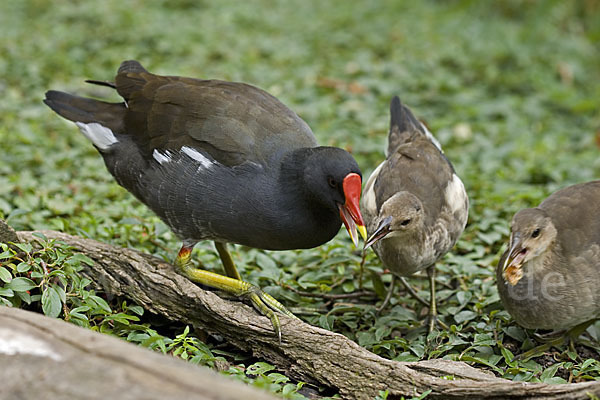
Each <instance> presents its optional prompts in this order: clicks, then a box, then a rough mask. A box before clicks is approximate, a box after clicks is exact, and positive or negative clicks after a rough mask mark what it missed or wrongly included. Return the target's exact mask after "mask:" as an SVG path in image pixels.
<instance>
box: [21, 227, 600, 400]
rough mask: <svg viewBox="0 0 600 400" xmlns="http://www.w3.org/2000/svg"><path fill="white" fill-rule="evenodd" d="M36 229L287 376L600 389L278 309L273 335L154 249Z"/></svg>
mask: <svg viewBox="0 0 600 400" xmlns="http://www.w3.org/2000/svg"><path fill="white" fill-rule="evenodd" d="M42 233H43V234H44V235H46V237H48V238H51V239H58V240H62V241H64V242H66V243H67V244H69V245H71V246H73V247H74V248H75V249H76V250H77V251H81V252H82V253H84V254H86V255H87V256H88V257H90V258H92V259H93V260H94V261H95V265H94V267H92V268H89V269H87V270H86V273H87V274H88V275H89V277H90V278H91V279H93V280H94V281H95V282H96V283H97V284H99V285H101V286H102V287H103V288H104V289H105V290H106V291H107V292H108V293H110V294H113V295H119V296H126V297H128V298H130V299H132V300H133V301H135V302H136V303H138V304H139V305H141V306H143V307H144V308H146V309H147V310H149V311H150V312H153V313H156V314H160V315H162V316H165V317H167V318H169V319H171V320H174V321H181V322H183V323H186V324H191V325H193V326H197V327H199V328H201V329H203V330H205V331H207V332H211V333H215V334H219V335H220V336H222V337H224V338H225V339H226V340H227V341H229V342H230V343H232V344H233V345H235V346H236V347H238V348H240V349H242V350H244V351H249V352H252V353H253V354H254V355H255V356H257V357H259V358H262V359H265V360H267V361H269V362H270V363H273V364H274V365H276V366H277V367H278V368H279V369H280V370H282V371H283V372H284V373H286V374H287V375H288V376H290V377H293V378H296V379H300V380H305V381H308V382H312V383H317V384H320V385H324V386H328V387H332V388H335V389H337V390H338V391H339V393H340V394H341V396H342V397H343V398H344V399H373V398H375V396H376V395H377V393H378V391H379V390H388V391H389V393H390V395H389V396H388V399H395V398H400V397H401V396H406V397H410V396H417V395H419V394H421V393H423V392H425V391H427V390H429V389H431V390H432V392H431V394H430V395H429V396H428V397H427V398H428V399H429V398H443V399H462V398H481V399H508V398H514V399H525V398H535V399H564V398H573V399H589V394H595V395H596V396H599V395H600V382H587V383H576V384H565V385H548V384H543V383H524V382H512V381H508V380H505V379H501V378H497V377H495V376H494V375H493V374H491V373H489V372H485V371H482V370H479V369H476V368H473V367H470V366H469V365H467V364H465V363H462V362H454V361H446V360H428V361H420V362H410V363H406V362H396V361H391V360H386V359H384V358H381V357H379V356H377V355H375V354H373V353H371V352H369V351H367V350H365V349H364V348H362V347H360V346H358V345H357V344H356V343H354V342H352V341H351V340H349V339H347V338H346V337H344V336H343V335H340V334H337V333H333V332H329V331H326V330H324V329H320V328H317V327H314V326H311V325H308V324H306V323H304V322H302V321H296V320H292V319H289V318H287V317H284V316H282V317H281V325H282V335H283V336H282V342H281V343H279V342H278V340H277V337H276V336H275V335H274V333H273V330H272V327H271V323H270V321H269V320H268V319H267V318H266V317H263V316H260V315H258V314H257V313H256V312H255V311H254V310H253V309H252V308H251V307H249V306H247V305H245V304H243V303H241V302H236V301H228V300H225V299H222V298H220V297H219V296H217V295H216V294H215V293H212V292H208V291H205V290H202V289H201V288H199V287H198V286H196V285H195V284H193V283H192V282H190V281H189V280H187V279H186V278H184V277H183V276H180V275H178V274H177V273H175V270H174V268H173V267H172V266H171V265H170V264H167V263H165V262H164V261H162V260H160V259H158V258H156V257H153V256H150V255H146V254H142V253H140V252H138V251H136V250H132V249H123V248H117V247H114V246H111V245H108V244H104V243H100V242H97V241H95V240H91V239H83V238H79V237H75V236H71V235H67V234H64V233H61V232H56V231H42ZM18 234H19V236H20V238H21V239H22V240H25V241H34V240H35V237H33V236H32V232H18Z"/></svg>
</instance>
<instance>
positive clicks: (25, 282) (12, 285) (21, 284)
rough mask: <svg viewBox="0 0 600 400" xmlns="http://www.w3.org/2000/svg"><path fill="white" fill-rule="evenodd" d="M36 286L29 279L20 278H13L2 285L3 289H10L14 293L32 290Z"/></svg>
mask: <svg viewBox="0 0 600 400" xmlns="http://www.w3.org/2000/svg"><path fill="white" fill-rule="evenodd" d="M36 286H37V285H36V284H35V282H34V281H32V280H31V279H29V278H22V277H18V278H14V279H13V280H12V281H10V282H9V283H7V284H6V285H4V287H5V288H7V289H12V290H14V291H15V292H25V291H27V290H31V289H33V288H34V287H36Z"/></svg>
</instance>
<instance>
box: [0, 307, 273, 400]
mask: <svg viewBox="0 0 600 400" xmlns="http://www.w3.org/2000/svg"><path fill="white" fill-rule="evenodd" d="M0 365H2V368H0V380H1V381H2V385H0V398H2V399H52V400H59V399H89V400H106V399H121V400H138V399H146V400H164V399H181V400H184V399H185V400H188V399H194V400H216V399H219V400H239V399H254V400H262V399H273V400H275V399H276V397H273V396H271V395H270V394H269V393H266V392H263V391H261V390H258V389H255V388H252V387H250V386H247V385H245V384H243V383H241V382H233V381H231V379H227V378H226V377H224V376H222V375H219V374H218V373H216V372H214V371H212V370H210V369H209V368H205V367H199V366H196V365H193V364H190V363H187V362H185V361H183V360H180V359H176V358H175V357H171V356H167V355H163V354H159V353H157V352H153V351H150V350H147V349H144V348H141V347H138V346H135V345H133V344H130V343H127V342H125V341H123V340H119V339H117V338H114V337H111V336H109V335H103V334H100V333H96V332H93V331H91V330H88V329H83V328H79V327H77V326H75V325H73V324H69V323H67V322H64V321H61V320H58V319H54V318H49V317H45V316H43V315H41V314H36V313H33V312H30V311H25V310H20V309H14V308H9V307H0Z"/></svg>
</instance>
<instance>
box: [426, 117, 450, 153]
mask: <svg viewBox="0 0 600 400" xmlns="http://www.w3.org/2000/svg"><path fill="white" fill-rule="evenodd" d="M421 126H422V127H423V129H424V130H425V135H426V136H427V138H428V139H429V140H431V143H433V144H434V145H435V147H437V148H438V150H439V151H441V152H442V153H443V152H444V150H442V145H441V144H440V142H438V140H437V139H436V138H435V136H433V133H431V131H430V130H429V129H427V127H426V126H425V124H424V123H421Z"/></svg>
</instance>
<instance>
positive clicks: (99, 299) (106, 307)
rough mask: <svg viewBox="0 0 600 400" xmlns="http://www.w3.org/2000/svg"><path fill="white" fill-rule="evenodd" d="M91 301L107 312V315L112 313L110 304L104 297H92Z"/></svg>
mask: <svg viewBox="0 0 600 400" xmlns="http://www.w3.org/2000/svg"><path fill="white" fill-rule="evenodd" d="M90 299H91V300H92V301H93V302H94V303H96V304H97V305H98V307H100V308H101V309H102V310H103V311H106V312H107V313H111V312H112V310H111V308H110V306H109V305H108V303H107V302H106V300H104V299H103V298H102V297H98V296H96V295H91V296H90Z"/></svg>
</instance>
